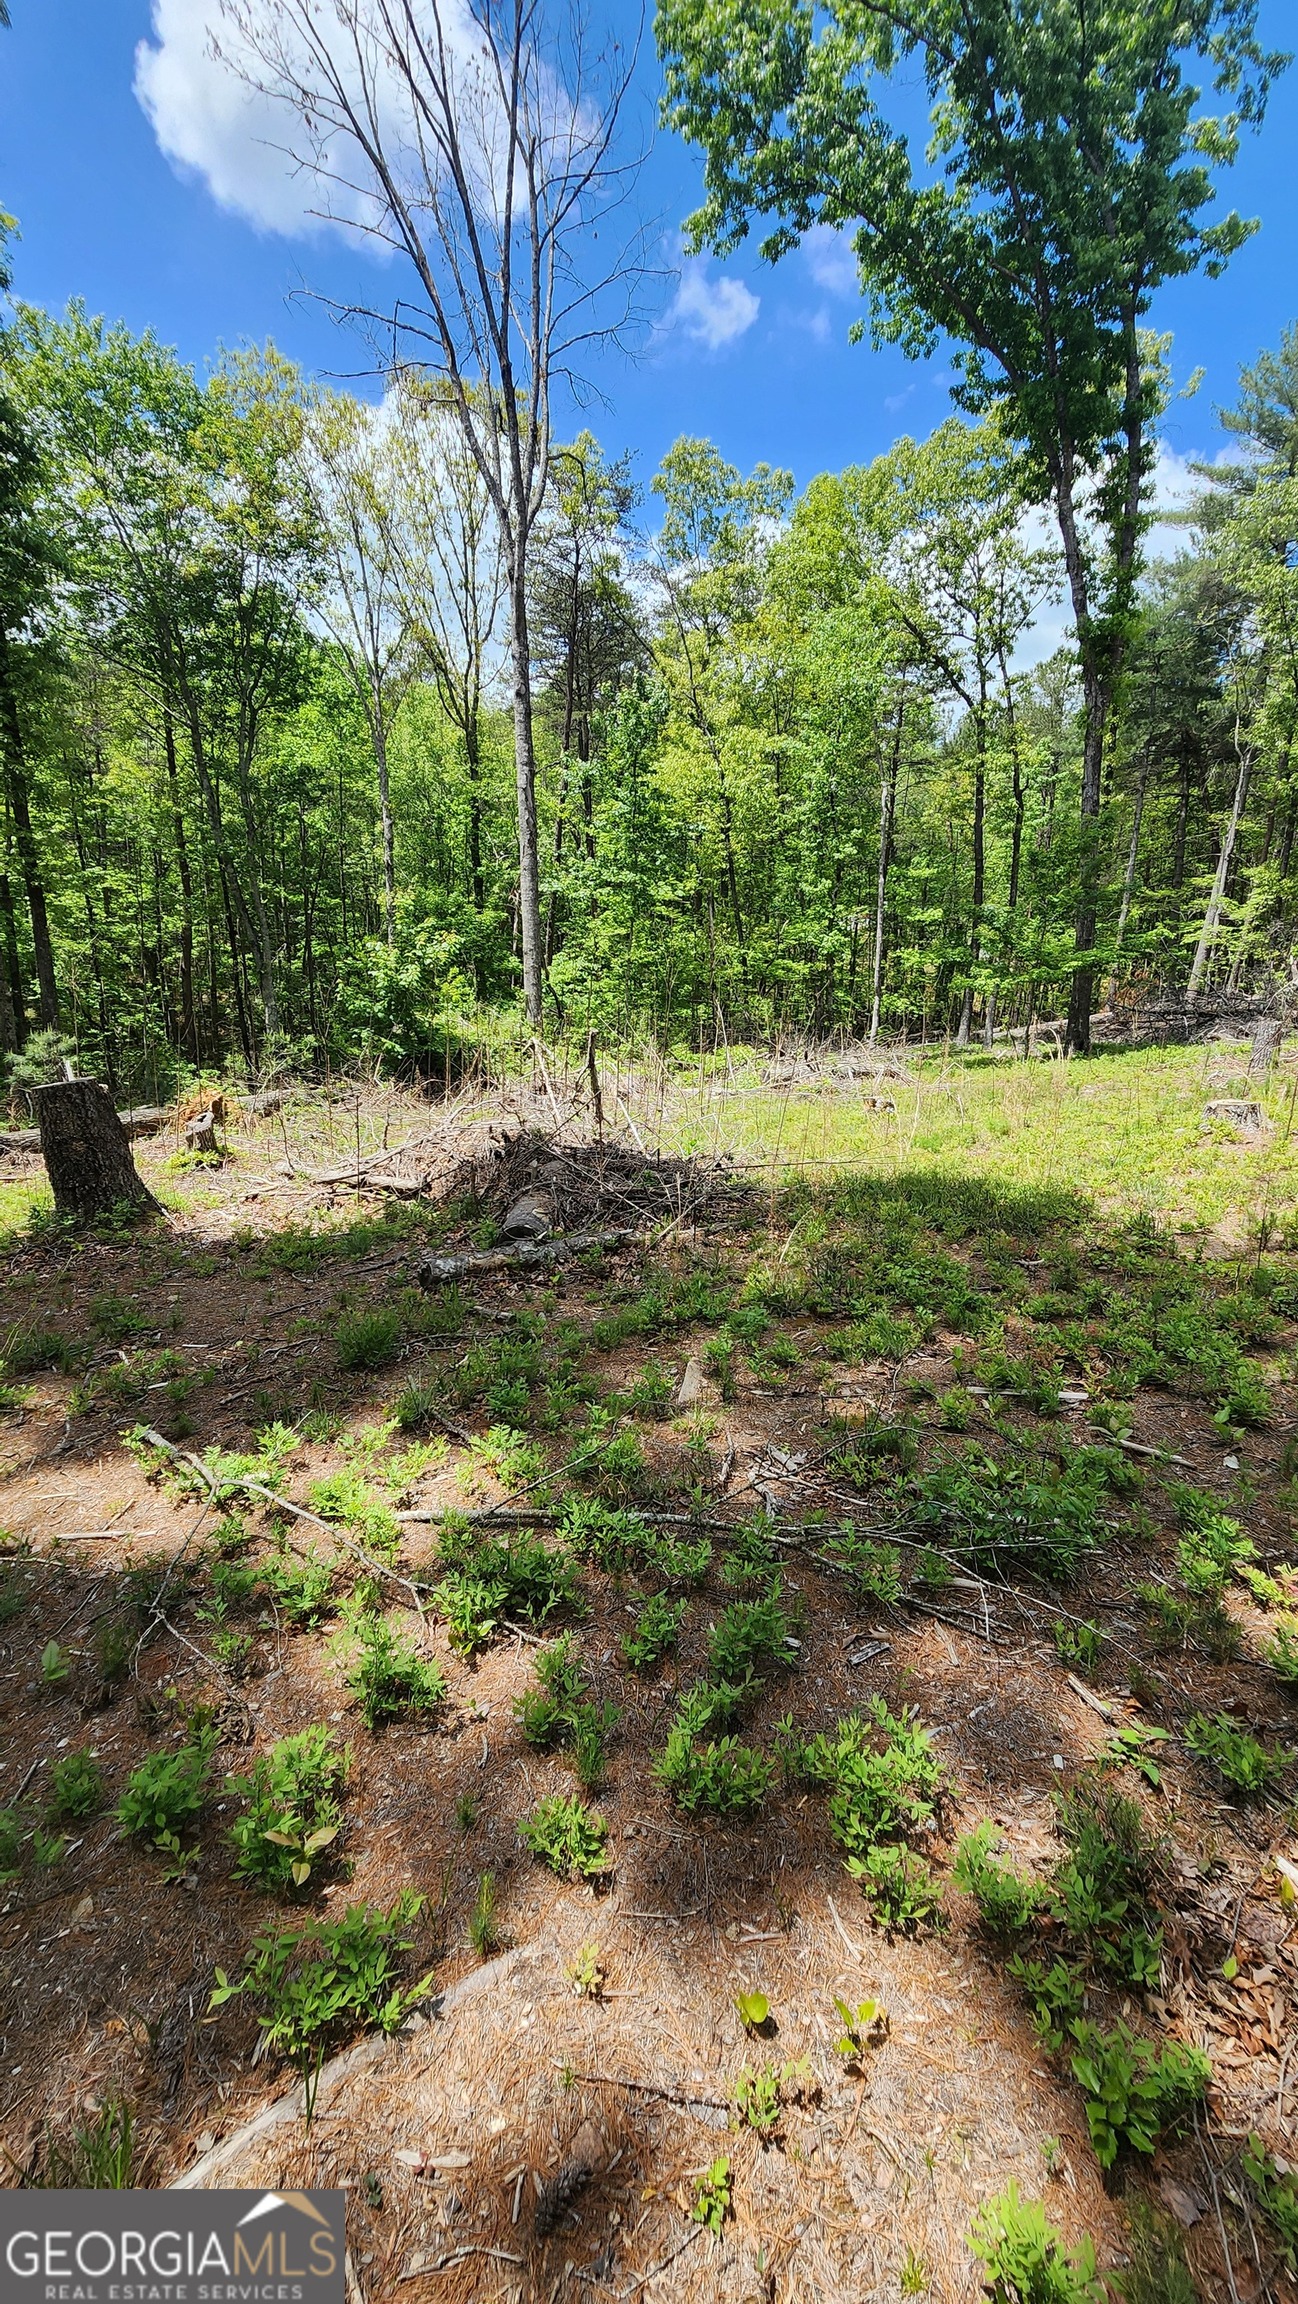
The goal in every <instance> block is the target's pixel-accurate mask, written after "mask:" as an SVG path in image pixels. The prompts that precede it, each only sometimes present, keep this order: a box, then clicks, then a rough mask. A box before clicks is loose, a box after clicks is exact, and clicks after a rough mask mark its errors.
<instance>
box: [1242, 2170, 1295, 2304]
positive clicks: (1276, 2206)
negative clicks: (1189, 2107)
mask: <svg viewBox="0 0 1298 2304" xmlns="http://www.w3.org/2000/svg"><path fill="white" fill-rule="evenodd" d="M1242 2166H1243V2170H1244V2176H1245V2180H1246V2181H1247V2184H1248V2188H1249V2190H1250V2192H1251V2193H1252V2195H1253V2198H1254V2199H1255V2200H1256V2202H1257V2204H1258V2207H1259V2208H1260V2209H1261V2211H1262V2214H1263V2215H1264V2217H1265V2218H1266V2221H1267V2224H1268V2225H1269V2227H1270V2231H1271V2236H1272V2238H1273V2240H1274V2242H1275V2246H1276V2250H1277V2253H1278V2254H1279V2257H1280V2261H1281V2263H1282V2264H1283V2265H1284V2268H1285V2270H1286V2272H1288V2273H1289V2274H1290V2276H1291V2277H1293V2276H1295V2275H1298V2183H1296V2182H1295V2181H1294V2178H1293V2176H1292V2175H1282V2174H1281V2172H1280V2170H1279V2168H1278V2167H1277V2166H1276V2163H1275V2161H1274V2160H1273V2159H1272V2157H1271V2154H1270V2153H1269V2152H1268V2151H1267V2149H1266V2146H1265V2145H1264V2143H1263V2142H1262V2139H1261V2137H1260V2136H1250V2137H1249V2140H1248V2143H1247V2144H1246V2145H1245V2147H1244V2153H1243V2160H1242Z"/></svg>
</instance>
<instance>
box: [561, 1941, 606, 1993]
mask: <svg viewBox="0 0 1298 2304" xmlns="http://www.w3.org/2000/svg"><path fill="white" fill-rule="evenodd" d="M564 1975H565V1976H566V1978H567V1980H568V1983H569V1984H570V1986H571V1987H572V1990H573V1991H574V1992H575V1994H576V1996H577V1998H578V1999H579V2000H602V1999H603V1997H604V1986H605V1984H606V1983H607V1982H608V1978H607V1976H606V1975H605V1972H604V1966H603V1963H602V1961H601V1959H600V1956H599V1946H598V1944H583V1945H582V1947H581V1950H580V1951H579V1952H578V1954H577V1956H576V1958H575V1959H574V1960H570V1961H569V1962H568V1965H567V1967H566V1968H565V1969H564Z"/></svg>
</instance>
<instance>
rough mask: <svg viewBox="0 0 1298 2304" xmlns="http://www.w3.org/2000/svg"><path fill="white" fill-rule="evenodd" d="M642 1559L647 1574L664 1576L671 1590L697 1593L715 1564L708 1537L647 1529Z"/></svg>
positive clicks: (641, 1548)
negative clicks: (679, 1534) (713, 1563)
mask: <svg viewBox="0 0 1298 2304" xmlns="http://www.w3.org/2000/svg"><path fill="white" fill-rule="evenodd" d="M640 1561H641V1565H642V1566H643V1568H644V1569H645V1571H646V1573H647V1574H648V1575H651V1576H661V1578H662V1580H663V1582H664V1584H665V1585H667V1587H668V1589H669V1590H670V1591H677V1592H680V1591H685V1592H694V1591H697V1589H698V1587H699V1585H700V1584H702V1583H703V1582H704V1580H705V1579H706V1577H707V1573H708V1570H709V1569H710V1568H711V1566H712V1546H711V1544H710V1543H709V1542H708V1539H707V1537H706V1536H678V1535H671V1534H669V1533H667V1532H666V1531H664V1530H660V1529H653V1528H647V1529H646V1530H645V1533H644V1536H643V1539H642V1541H641V1545H640Z"/></svg>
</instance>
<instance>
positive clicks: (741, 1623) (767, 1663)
mask: <svg viewBox="0 0 1298 2304" xmlns="http://www.w3.org/2000/svg"><path fill="white" fill-rule="evenodd" d="M797 1651H798V1642H797V1638H796V1636H795V1633H794V1627H793V1620H792V1618H791V1617H790V1616H789V1615H788V1614H787V1613H786V1611H785V1609H784V1608H783V1606H782V1605H781V1597H780V1586H779V1584H778V1583H777V1584H776V1585H775V1586H774V1587H773V1589H772V1590H771V1591H770V1592H769V1593H768V1594H767V1595H766V1597H765V1598H764V1599H762V1600H732V1601H731V1603H730V1605H729V1607H728V1608H724V1609H723V1610H722V1612H721V1615H720V1616H719V1618H718V1619H717V1622H716V1623H715V1624H714V1626H713V1628H712V1635H711V1638H710V1639H709V1641H708V1657H707V1673H708V1678H709V1679H710V1680H713V1681H717V1682H722V1683H726V1684H729V1685H731V1686H741V1685H742V1684H743V1683H744V1682H745V1681H747V1680H749V1679H752V1678H754V1677H755V1676H756V1674H757V1673H759V1672H761V1671H763V1670H771V1671H782V1672H787V1671H790V1670H791V1669H792V1667H793V1665H794V1663H795V1661H796V1658H797Z"/></svg>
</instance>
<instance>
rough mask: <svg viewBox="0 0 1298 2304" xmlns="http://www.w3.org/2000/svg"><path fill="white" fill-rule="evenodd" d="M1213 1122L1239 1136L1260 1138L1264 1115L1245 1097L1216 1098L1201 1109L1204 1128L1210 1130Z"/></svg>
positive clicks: (1264, 1120)
mask: <svg viewBox="0 0 1298 2304" xmlns="http://www.w3.org/2000/svg"><path fill="white" fill-rule="evenodd" d="M1214 1121H1216V1122H1218V1123H1219V1125H1220V1126H1221V1127H1223V1128H1233V1129H1234V1130H1235V1132H1236V1134H1237V1135H1240V1136H1260V1135H1261V1133H1262V1130H1263V1129H1264V1128H1265V1126H1266V1114H1265V1113H1264V1112H1263V1110H1262V1107H1261V1105H1260V1104H1254V1103H1253V1102H1252V1101H1251V1099H1250V1098H1248V1097H1247V1096H1216V1097H1214V1098H1213V1100H1212V1102H1211V1103H1210V1104H1205V1105H1204V1108H1203V1125H1204V1127H1205V1128H1211V1126H1212V1124H1213V1122H1214Z"/></svg>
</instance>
